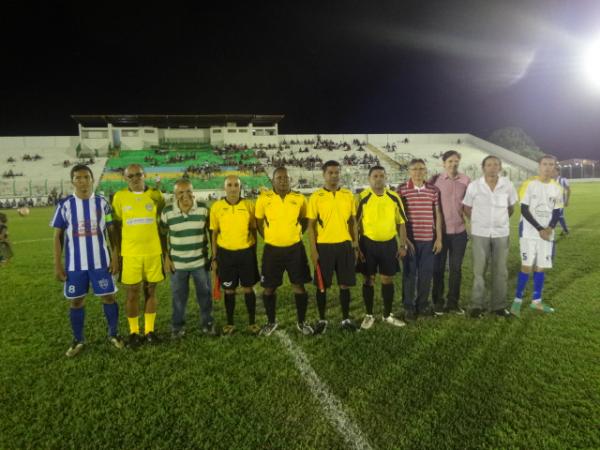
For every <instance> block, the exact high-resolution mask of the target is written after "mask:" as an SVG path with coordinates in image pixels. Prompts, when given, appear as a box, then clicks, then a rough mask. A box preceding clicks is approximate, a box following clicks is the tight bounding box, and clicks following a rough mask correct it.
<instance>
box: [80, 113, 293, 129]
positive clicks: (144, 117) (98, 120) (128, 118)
mask: <svg viewBox="0 0 600 450" xmlns="http://www.w3.org/2000/svg"><path fill="white" fill-rule="evenodd" d="M71 118H73V120H75V121H76V122H77V123H79V124H81V125H82V126H84V127H104V126H106V125H108V124H111V125H113V126H118V127H142V126H148V127H158V128H209V127H211V126H226V125H227V124H228V123H232V122H233V123H236V124H237V125H238V126H244V125H248V124H250V123H252V124H253V125H254V126H262V127H265V126H273V125H275V124H276V123H278V122H279V121H280V120H281V119H283V118H284V116H283V115H282V114H274V115H261V114H208V115H200V114H189V115H179V114H175V115H171V114H167V115H164V114H163V115H160V114H108V115H104V114H91V115H79V114H76V115H72V116H71Z"/></svg>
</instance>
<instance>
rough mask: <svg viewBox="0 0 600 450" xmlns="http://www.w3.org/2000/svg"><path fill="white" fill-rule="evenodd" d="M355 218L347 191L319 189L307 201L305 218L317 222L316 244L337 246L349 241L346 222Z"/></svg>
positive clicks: (350, 238) (353, 206) (350, 194)
mask: <svg viewBox="0 0 600 450" xmlns="http://www.w3.org/2000/svg"><path fill="white" fill-rule="evenodd" d="M355 216H356V204H355V202H354V196H353V195H352V192H351V191H350V190H349V189H346V188H340V189H338V190H337V191H335V192H332V191H328V190H327V189H325V188H321V189H318V190H316V191H315V192H313V194H312V195H311V196H310V199H309V200H308V208H307V212H306V217H307V218H308V219H314V220H316V221H317V243H319V244H337V243H340V242H345V241H351V240H352V236H350V229H349V226H348V221H349V220H350V217H355Z"/></svg>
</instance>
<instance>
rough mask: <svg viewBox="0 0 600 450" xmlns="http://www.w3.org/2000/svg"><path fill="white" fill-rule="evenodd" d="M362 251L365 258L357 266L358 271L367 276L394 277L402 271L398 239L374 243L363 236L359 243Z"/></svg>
mask: <svg viewBox="0 0 600 450" xmlns="http://www.w3.org/2000/svg"><path fill="white" fill-rule="evenodd" d="M358 245H359V247H360V251H361V252H362V254H363V255H364V257H365V261H364V262H363V261H361V262H359V263H358V264H357V265H356V271H357V272H360V273H362V274H363V275H365V276H370V275H375V274H377V273H380V274H381V275H386V276H389V277H391V276H393V275H396V274H397V273H398V272H399V271H400V262H399V261H398V258H397V257H396V255H397V254H398V242H397V241H396V238H393V239H390V240H389V241H373V240H371V239H369V238H368V237H366V236H361V237H360V241H359V243H358Z"/></svg>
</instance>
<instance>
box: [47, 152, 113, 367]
mask: <svg viewBox="0 0 600 450" xmlns="http://www.w3.org/2000/svg"><path fill="white" fill-rule="evenodd" d="M71 184H72V185H73V187H74V188H75V192H74V193H73V194H72V195H69V196H68V197H66V198H64V199H63V200H60V201H59V202H58V205H57V207H56V210H55V212H54V216H53V217H52V221H51V222H50V226H52V227H54V274H55V276H56V279H57V280H59V281H63V282H64V296H65V297H66V298H67V300H69V301H70V302H71V307H70V309H69V316H70V321H71V329H72V332H73V343H72V344H71V346H70V347H69V349H68V350H67V353H66V356H67V357H73V356H76V355H78V354H79V353H80V352H81V351H82V350H83V347H84V333H83V330H84V322H85V296H86V294H87V293H88V290H89V285H90V284H91V285H92V290H93V291H94V294H95V295H96V296H98V297H100V299H101V300H102V303H103V305H102V308H103V310H104V315H105V316H106V321H107V323H108V340H109V342H110V343H111V344H112V345H113V346H114V347H116V348H118V349H121V348H123V346H124V345H123V341H122V340H121V338H120V337H119V335H118V328H119V307H118V305H117V303H116V302H115V293H116V292H117V288H116V286H115V283H114V281H113V277H112V275H113V274H116V273H118V271H119V264H118V259H117V256H116V255H114V254H113V255H112V258H111V255H110V254H109V251H108V246H107V245H106V232H107V230H108V231H109V232H110V234H111V240H113V242H114V230H113V224H112V216H111V210H110V205H109V204H108V202H107V201H106V199H105V198H104V197H102V196H100V195H95V194H94V174H93V173H92V171H91V170H90V168H89V167H88V166H85V165H83V164H77V165H75V166H73V167H72V168H71ZM63 249H64V253H65V264H64V265H63V262H62V253H63Z"/></svg>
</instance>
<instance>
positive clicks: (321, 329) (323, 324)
mask: <svg viewBox="0 0 600 450" xmlns="http://www.w3.org/2000/svg"><path fill="white" fill-rule="evenodd" d="M328 323H329V322H328V321H326V320H325V319H321V320H319V321H317V323H315V326H314V328H313V329H314V332H315V334H325V333H326V332H327V324H328Z"/></svg>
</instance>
